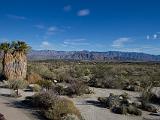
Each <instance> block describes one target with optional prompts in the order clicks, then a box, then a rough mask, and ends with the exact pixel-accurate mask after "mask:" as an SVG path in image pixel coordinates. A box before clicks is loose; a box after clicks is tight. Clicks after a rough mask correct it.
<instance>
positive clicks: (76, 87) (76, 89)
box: [65, 81, 91, 96]
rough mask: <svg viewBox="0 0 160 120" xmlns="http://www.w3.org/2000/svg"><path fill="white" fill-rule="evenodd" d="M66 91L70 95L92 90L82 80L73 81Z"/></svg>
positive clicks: (86, 92) (87, 92)
mask: <svg viewBox="0 0 160 120" xmlns="http://www.w3.org/2000/svg"><path fill="white" fill-rule="evenodd" d="M65 91H66V94H67V95H69V96H72V95H82V94H89V93H90V92H91V91H90V90H89V87H88V86H87V85H86V84H84V83H83V82H81V81H72V82H71V83H70V86H68V88H66V90H65Z"/></svg>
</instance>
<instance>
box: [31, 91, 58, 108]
mask: <svg viewBox="0 0 160 120" xmlns="http://www.w3.org/2000/svg"><path fill="white" fill-rule="evenodd" d="M55 99H57V96H56V95H55V94H54V93H53V92H52V91H48V92H40V93H37V94H35V95H34V96H32V99H31V100H32V101H31V102H32V105H33V107H37V108H40V109H48V108H50V106H52V104H53V103H54V101H55Z"/></svg>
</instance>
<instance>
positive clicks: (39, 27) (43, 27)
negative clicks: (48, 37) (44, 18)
mask: <svg viewBox="0 0 160 120" xmlns="http://www.w3.org/2000/svg"><path fill="white" fill-rule="evenodd" d="M34 27H36V28H38V29H45V26H44V25H41V24H39V25H34Z"/></svg>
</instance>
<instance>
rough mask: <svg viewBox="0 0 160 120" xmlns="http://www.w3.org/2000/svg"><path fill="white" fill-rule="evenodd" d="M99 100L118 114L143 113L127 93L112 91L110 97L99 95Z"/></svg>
mask: <svg viewBox="0 0 160 120" xmlns="http://www.w3.org/2000/svg"><path fill="white" fill-rule="evenodd" d="M98 101H99V102H100V103H101V104H103V105H105V106H106V107H108V108H109V109H110V110H111V111H112V112H114V113H117V114H127V113H129V114H134V115H141V114H142V113H141V111H140V110H139V109H138V108H137V107H136V106H134V105H133V104H132V102H131V100H130V99H129V97H128V94H127V93H124V94H122V95H114V94H113V93H110V95H109V97H104V98H102V97H99V98H98Z"/></svg>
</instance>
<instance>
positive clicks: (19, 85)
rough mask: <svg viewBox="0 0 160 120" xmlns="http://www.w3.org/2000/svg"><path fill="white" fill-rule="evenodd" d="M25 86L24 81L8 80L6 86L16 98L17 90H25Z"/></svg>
mask: <svg viewBox="0 0 160 120" xmlns="http://www.w3.org/2000/svg"><path fill="white" fill-rule="evenodd" d="M27 85H28V84H27V82H26V81H24V80H8V86H9V88H11V89H13V90H15V91H16V96H19V91H18V90H19V89H24V88H26V87H27Z"/></svg>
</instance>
